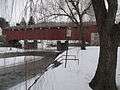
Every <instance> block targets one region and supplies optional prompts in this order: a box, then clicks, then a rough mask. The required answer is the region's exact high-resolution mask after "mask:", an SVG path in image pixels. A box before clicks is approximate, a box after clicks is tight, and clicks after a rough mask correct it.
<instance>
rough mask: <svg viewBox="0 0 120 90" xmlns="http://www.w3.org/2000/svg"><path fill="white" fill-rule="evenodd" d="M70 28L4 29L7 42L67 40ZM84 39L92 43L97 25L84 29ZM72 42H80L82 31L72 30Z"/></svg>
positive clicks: (75, 28) (73, 28)
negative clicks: (92, 36) (92, 34)
mask: <svg viewBox="0 0 120 90" xmlns="http://www.w3.org/2000/svg"><path fill="white" fill-rule="evenodd" d="M67 29H68V27H66V26H65V27H61V26H60V27H59V26H57V27H9V28H5V29H3V35H4V36H5V39H6V41H11V40H65V39H66V31H67ZM84 30H85V32H84V37H85V40H86V41H87V42H90V41H91V33H94V32H96V25H90V26H85V27H84ZM69 39H70V40H79V39H80V31H79V30H78V29H77V27H72V28H71V37H70V38H69Z"/></svg>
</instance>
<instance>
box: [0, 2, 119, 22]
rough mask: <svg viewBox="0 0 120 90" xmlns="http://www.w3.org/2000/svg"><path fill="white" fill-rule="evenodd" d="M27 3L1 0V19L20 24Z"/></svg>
mask: <svg viewBox="0 0 120 90" xmlns="http://www.w3.org/2000/svg"><path fill="white" fill-rule="evenodd" d="M13 1H14V3H13ZM26 1H29V0H0V4H1V5H0V17H4V18H6V19H7V21H10V22H11V23H12V24H15V23H16V22H20V20H21V18H22V17H23V16H24V7H25V4H26ZM119 5H120V1H119ZM12 8H13V11H12Z"/></svg>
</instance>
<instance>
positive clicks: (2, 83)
mask: <svg viewBox="0 0 120 90" xmlns="http://www.w3.org/2000/svg"><path fill="white" fill-rule="evenodd" d="M54 59H55V57H54V58H53V57H52V58H51V57H49V56H48V57H45V58H42V59H40V60H37V61H34V62H29V63H25V64H20V65H17V66H12V67H7V68H3V69H0V90H7V89H9V88H10V87H12V86H15V85H17V84H19V83H21V82H24V81H25V80H28V79H30V78H33V77H35V76H36V75H37V74H41V75H42V74H43V72H45V71H46V67H47V66H48V65H50V64H51V63H52V62H53V61H54Z"/></svg>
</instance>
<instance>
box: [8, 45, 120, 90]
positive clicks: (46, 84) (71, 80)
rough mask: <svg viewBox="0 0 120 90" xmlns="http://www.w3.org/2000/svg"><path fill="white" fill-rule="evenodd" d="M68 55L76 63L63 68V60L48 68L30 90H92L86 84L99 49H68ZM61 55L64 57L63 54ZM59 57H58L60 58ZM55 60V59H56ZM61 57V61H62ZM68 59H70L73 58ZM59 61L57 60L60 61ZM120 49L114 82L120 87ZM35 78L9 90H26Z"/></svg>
mask: <svg viewBox="0 0 120 90" xmlns="http://www.w3.org/2000/svg"><path fill="white" fill-rule="evenodd" d="M68 54H69V55H75V56H76V58H78V59H79V63H78V61H68V62H67V68H65V63H64V60H63V61H62V64H61V65H60V66H59V67H57V68H54V69H53V68H50V69H49V70H48V71H47V72H45V73H44V75H42V76H41V78H40V79H39V80H38V81H37V82H36V84H34V85H33V87H32V88H31V89H30V90H92V89H91V88H90V87H89V85H88V83H89V82H90V81H91V79H92V78H93V76H94V74H95V71H96V68H97V63H98V57H99V47H87V50H84V51H81V50H80V48H74V49H70V50H69V52H68ZM61 55H65V52H64V53H63V54H61ZM61 55H60V56H61ZM60 56H58V57H57V58H59V57H60ZM57 58H56V59H57ZM63 58H64V57H62V58H61V59H63ZM68 58H70V59H72V58H74V57H73V56H71V57H70V56H69V57H68ZM61 59H59V60H61ZM119 74H120V48H119V50H118V63H117V75H116V78H117V80H116V82H117V85H118V86H120V76H119ZM37 77H39V75H38V76H36V77H35V78H32V79H30V80H28V81H26V82H23V83H20V84H18V85H16V86H14V87H12V88H10V89H9V90H26V87H27V88H28V87H29V86H30V85H32V83H33V82H34V81H35V79H36V78H37Z"/></svg>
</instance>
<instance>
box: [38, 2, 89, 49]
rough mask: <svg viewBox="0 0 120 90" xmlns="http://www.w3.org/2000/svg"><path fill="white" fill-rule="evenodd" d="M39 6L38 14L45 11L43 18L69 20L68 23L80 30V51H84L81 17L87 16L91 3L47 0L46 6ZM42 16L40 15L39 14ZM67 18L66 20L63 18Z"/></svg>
mask: <svg viewBox="0 0 120 90" xmlns="http://www.w3.org/2000/svg"><path fill="white" fill-rule="evenodd" d="M41 1H42V0H41ZM43 6H44V8H43V7H41V6H40V8H41V9H40V10H39V12H42V11H43V10H45V11H46V12H45V13H44V15H43V17H42V18H41V17H40V19H43V18H51V19H53V18H60V17H63V18H62V19H63V20H66V19H69V22H73V23H74V24H75V25H76V26H77V27H78V29H79V30H80V37H81V38H80V40H81V49H82V50H85V49H86V48H85V40H84V29H83V16H84V15H85V14H87V11H88V10H89V9H90V7H91V1H89V0H49V1H47V6H45V5H43ZM41 15H42V13H41ZM65 17H67V18H65ZM58 22H59V20H58Z"/></svg>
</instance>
